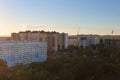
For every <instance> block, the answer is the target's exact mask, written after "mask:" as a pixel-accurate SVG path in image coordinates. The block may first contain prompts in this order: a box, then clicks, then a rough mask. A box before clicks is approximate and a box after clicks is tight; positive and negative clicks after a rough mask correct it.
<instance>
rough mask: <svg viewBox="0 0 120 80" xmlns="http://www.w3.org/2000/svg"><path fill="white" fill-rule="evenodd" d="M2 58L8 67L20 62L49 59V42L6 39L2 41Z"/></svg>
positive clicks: (26, 62)
mask: <svg viewBox="0 0 120 80" xmlns="http://www.w3.org/2000/svg"><path fill="white" fill-rule="evenodd" d="M0 58H1V59H3V60H5V61H6V62H7V65H8V67H13V66H15V65H16V64H18V63H23V64H29V63H32V62H42V61H46V60H47V42H39V41H5V42H0Z"/></svg>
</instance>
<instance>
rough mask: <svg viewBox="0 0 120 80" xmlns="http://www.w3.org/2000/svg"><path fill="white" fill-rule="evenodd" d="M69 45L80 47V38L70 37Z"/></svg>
mask: <svg viewBox="0 0 120 80" xmlns="http://www.w3.org/2000/svg"><path fill="white" fill-rule="evenodd" d="M68 44H69V46H74V47H78V38H77V35H72V36H69V39H68Z"/></svg>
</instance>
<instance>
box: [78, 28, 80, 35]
mask: <svg viewBox="0 0 120 80" xmlns="http://www.w3.org/2000/svg"><path fill="white" fill-rule="evenodd" d="M79 33H80V27H79V28H78V31H77V35H79Z"/></svg>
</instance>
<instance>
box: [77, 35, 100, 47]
mask: <svg viewBox="0 0 120 80" xmlns="http://www.w3.org/2000/svg"><path fill="white" fill-rule="evenodd" d="M99 42H100V37H99V35H83V34H81V35H78V44H79V47H80V46H83V47H86V46H90V45H96V44H99Z"/></svg>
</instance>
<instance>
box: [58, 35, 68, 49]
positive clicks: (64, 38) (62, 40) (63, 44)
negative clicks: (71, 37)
mask: <svg viewBox="0 0 120 80" xmlns="http://www.w3.org/2000/svg"><path fill="white" fill-rule="evenodd" d="M67 48H68V34H67V33H60V34H59V37H58V49H59V50H61V49H67Z"/></svg>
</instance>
